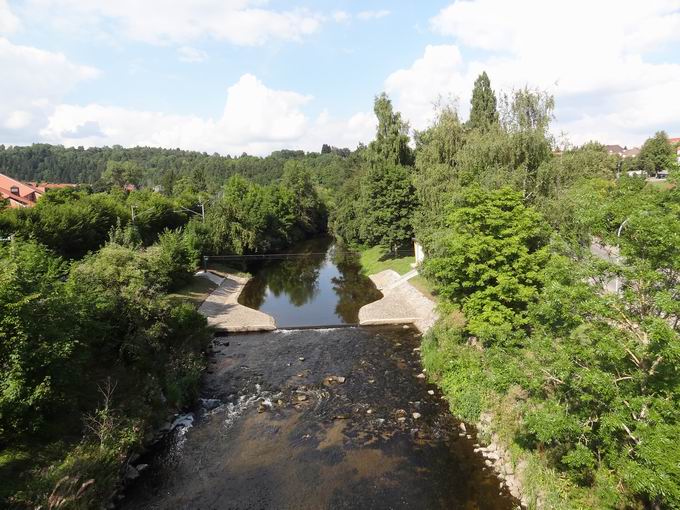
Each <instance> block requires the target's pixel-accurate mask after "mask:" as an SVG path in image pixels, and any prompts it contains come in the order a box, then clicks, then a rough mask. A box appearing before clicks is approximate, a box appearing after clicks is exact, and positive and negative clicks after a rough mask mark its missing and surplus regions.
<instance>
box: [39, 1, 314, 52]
mask: <svg viewBox="0 0 680 510" xmlns="http://www.w3.org/2000/svg"><path fill="white" fill-rule="evenodd" d="M32 2H33V4H34V6H35V8H37V9H43V10H44V11H43V12H50V13H58V14H55V15H54V16H51V18H50V20H51V21H52V22H54V23H57V24H59V23H60V22H61V21H62V20H66V24H67V25H70V26H73V25H74V20H77V19H78V18H79V17H80V18H82V19H84V20H85V21H86V22H87V25H88V26H90V27H92V26H93V25H94V26H96V29H97V30H98V31H102V30H106V29H107V28H109V27H108V25H109V24H108V23H107V22H113V24H114V28H113V30H112V32H113V33H116V32H117V31H118V30H120V31H122V33H123V34H124V35H126V36H127V37H129V38H131V39H134V40H137V41H143V42H147V43H151V44H168V43H174V44H182V43H187V42H189V41H194V40H198V39H201V38H204V37H211V38H214V39H217V40H222V41H228V42H230V43H233V44H236V45H240V46H260V45H263V44H265V43H266V42H268V41H270V40H292V41H299V40H301V39H302V38H303V37H304V36H307V35H310V34H312V33H314V32H316V31H317V30H318V29H319V27H320V26H321V22H322V16H320V15H318V14H315V13H312V12H310V11H307V10H305V9H294V10H287V11H275V10H270V9H263V8H261V7H260V6H262V5H264V4H265V3H266V2H265V1H263V0H199V1H187V0H144V1H139V0H98V1H93V0H32Z"/></svg>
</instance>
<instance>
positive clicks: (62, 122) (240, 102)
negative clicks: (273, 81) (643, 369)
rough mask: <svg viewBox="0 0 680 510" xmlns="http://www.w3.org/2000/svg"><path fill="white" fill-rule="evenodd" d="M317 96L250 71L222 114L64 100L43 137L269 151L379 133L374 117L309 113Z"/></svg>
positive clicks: (314, 146)
mask: <svg viewBox="0 0 680 510" xmlns="http://www.w3.org/2000/svg"><path fill="white" fill-rule="evenodd" d="M311 100H312V97H310V96H306V95H303V94H299V93H297V92H290V91H282V90H273V89H270V88H268V87H266V86H265V85H264V84H263V83H262V82H261V81H260V80H258V79H257V78H256V77H255V76H253V75H251V74H245V75H243V76H241V78H240V79H239V81H238V82H237V83H236V84H234V85H232V86H231V87H229V89H228V91H227V100H226V104H225V107H224V111H223V112H222V115H221V116H219V117H218V118H207V119H206V118H201V117H197V116H182V115H172V114H166V113H160V112H149V111H141V110H130V109H125V108H119V107H115V106H103V105H98V104H90V105H86V106H78V105H68V104H64V105H60V106H58V107H57V108H56V110H55V112H54V114H53V115H52V116H51V117H50V119H49V124H48V126H47V127H46V128H45V129H44V130H42V132H41V136H42V138H43V139H44V140H46V141H49V142H52V143H61V144H64V145H71V146H74V145H84V146H94V145H111V144H120V145H123V146H134V145H149V146H157V147H168V148H172V147H181V148H183V149H193V150H201V151H206V152H219V153H222V154H241V153H242V152H247V153H249V154H259V155H264V154H268V153H270V152H271V151H272V150H276V149H282V148H302V149H306V150H319V149H320V147H321V144H322V143H332V144H334V145H347V146H355V145H356V144H357V143H358V142H359V141H367V140H370V139H371V138H372V137H373V131H374V129H375V118H374V117H373V115H372V114H357V115H355V116H353V117H352V118H350V119H349V120H347V121H341V120H334V119H331V118H330V117H329V116H328V114H327V113H325V112H324V113H322V114H321V115H319V117H318V118H317V119H314V120H310V118H309V117H308V116H307V115H306V114H305V113H304V111H303V107H304V106H306V105H307V104H308V103H309V102H310V101H311Z"/></svg>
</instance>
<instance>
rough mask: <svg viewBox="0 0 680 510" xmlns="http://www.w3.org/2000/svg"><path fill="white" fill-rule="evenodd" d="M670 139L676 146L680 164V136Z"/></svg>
mask: <svg viewBox="0 0 680 510" xmlns="http://www.w3.org/2000/svg"><path fill="white" fill-rule="evenodd" d="M668 141H669V142H670V143H671V145H672V146H673V147H675V155H676V156H677V158H678V159H677V161H678V164H680V138H669V139H668Z"/></svg>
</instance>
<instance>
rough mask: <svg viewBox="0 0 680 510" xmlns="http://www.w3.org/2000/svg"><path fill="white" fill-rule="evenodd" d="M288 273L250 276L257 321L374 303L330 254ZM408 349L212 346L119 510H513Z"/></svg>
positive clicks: (366, 342) (297, 333)
mask: <svg viewBox="0 0 680 510" xmlns="http://www.w3.org/2000/svg"><path fill="white" fill-rule="evenodd" d="M324 242H325V241H324ZM318 251H321V250H318ZM288 262H290V261H286V262H280V263H279V267H281V266H283V267H284V268H285V269H284V270H282V271H281V272H278V270H277V269H276V268H277V263H269V264H267V265H266V266H264V267H263V273H262V274H261V275H258V277H261V276H262V275H265V276H266V277H265V279H264V280H263V281H264V283H265V284H266V285H265V287H267V288H270V289H271V292H269V293H268V291H265V292H264V294H262V293H261V292H259V295H261V296H262V295H264V296H265V297H264V298H260V299H261V307H260V309H261V310H265V311H267V310H266V309H265V308H264V306H265V304H266V303H270V305H271V306H272V308H270V309H269V311H268V313H271V310H273V309H276V310H279V311H281V310H284V311H286V313H287V314H288V313H289V314H290V315H286V317H290V323H291V324H300V322H299V321H302V320H303V319H304V322H303V323H304V324H314V323H317V324H319V323H326V324H328V323H334V324H337V323H340V322H345V323H351V322H356V312H357V311H358V307H359V306H360V305H358V303H364V302H365V301H366V300H367V299H369V297H370V296H375V295H376V292H377V291H376V290H375V289H374V288H367V287H365V284H364V282H363V277H360V276H359V273H358V268H355V269H352V270H351V271H350V270H348V269H346V268H345V269H343V268H342V267H341V263H342V262H341V263H336V264H334V263H333V262H334V259H333V256H332V255H331V256H328V257H325V256H324V257H322V259H321V261H318V260H317V261H314V262H313V263H312V264H311V265H307V264H299V265H293V264H288ZM293 267H294V268H295V269H291V268H293ZM312 274H316V275H317V276H318V278H316V279H315V278H313V277H312V276H311V275H312ZM295 281H298V282H301V285H300V288H296V285H295V284H294V283H291V282H295ZM343 282H347V285H345V284H344V283H343ZM258 288H262V284H260V286H259V287H258ZM324 289H325V290H324ZM328 289H330V290H331V291H332V292H333V293H334V294H335V295H336V299H330V298H329V297H328V296H329V291H328ZM337 289H342V290H341V291H337ZM361 289H365V290H361ZM277 292H278V294H277ZM253 293H254V294H253V295H258V293H255V292H254V290H253ZM284 295H285V296H288V297H287V298H286V299H287V300H289V302H291V303H298V304H300V307H299V308H301V309H305V310H306V312H305V314H303V315H295V314H294V313H293V311H294V310H293V308H297V307H296V306H292V307H291V306H289V305H286V304H285V300H283V299H281V297H282V296H284ZM377 295H378V297H379V296H380V295H379V293H378V294H377ZM271 296H274V297H276V298H277V299H278V300H277V299H274V300H272V297H271ZM277 296H278V297H277ZM251 298H252V296H251ZM251 298H249V299H251ZM294 300H295V301H294ZM369 300H370V299H369ZM274 303H278V304H277V305H276V306H274ZM322 304H323V305H322ZM327 307H330V310H329V309H328V308H327ZM281 313H283V312H281ZM281 317H283V315H278V316H277V322H278V321H279V320H280V318H281ZM333 318H335V320H336V321H337V322H332V320H331V319H333ZM419 344H420V338H419V335H418V333H417V332H415V331H414V330H411V329H403V328H402V327H394V328H388V327H381V328H360V327H347V328H339V329H338V328H325V329H323V328H321V329H293V330H279V331H275V332H271V333H261V334H259V333H258V334H242V335H230V336H227V337H219V338H216V339H215V342H214V347H213V352H212V353H211V357H210V362H209V369H208V371H207V373H206V374H205V377H204V381H203V388H202V397H203V398H202V400H201V405H200V406H199V407H198V408H196V409H195V410H194V411H193V413H190V414H188V415H186V416H183V417H181V419H180V420H179V421H181V422H182V423H183V425H181V426H179V427H177V428H176V429H175V430H174V431H173V432H172V433H171V434H169V435H168V436H167V437H166V439H165V440H164V442H163V443H162V444H161V445H160V446H159V447H158V448H157V449H156V450H155V451H154V452H152V453H151V454H148V455H147V456H146V457H145V458H143V459H142V460H141V461H140V462H144V463H149V464H150V467H149V468H148V469H146V470H145V471H144V472H143V474H142V476H141V477H140V478H139V479H138V480H137V481H136V482H135V483H134V485H132V486H131V487H130V488H129V490H128V491H127V496H126V498H125V500H124V502H123V505H122V507H123V508H126V509H168V510H169V509H201V510H208V509H211V510H212V509H336V508H337V509H389V508H395V509H400V508H412V509H430V508H432V509H466V510H473V509H489V510H491V509H501V510H502V509H511V508H514V507H515V506H516V502H515V501H514V500H513V499H512V498H511V496H510V495H509V494H508V493H507V491H506V490H504V489H503V490H501V489H499V482H498V479H497V478H496V477H495V475H494V474H493V473H492V472H491V470H490V469H489V468H486V467H485V466H484V463H483V459H482V458H481V457H480V456H479V455H477V454H475V453H474V452H473V442H474V437H472V438H466V437H460V436H459V434H458V429H457V426H458V423H457V422H456V421H455V420H454V419H453V418H452V416H451V414H450V413H449V412H448V409H447V404H446V402H445V401H444V400H442V398H441V394H440V393H439V391H438V390H437V389H436V388H435V387H434V386H432V385H428V384H427V383H426V382H425V380H424V379H422V378H418V377H417V375H418V374H419V373H421V371H422V367H421V364H420V354H419V351H418V346H419ZM414 413H417V414H414Z"/></svg>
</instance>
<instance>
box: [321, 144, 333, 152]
mask: <svg viewBox="0 0 680 510" xmlns="http://www.w3.org/2000/svg"><path fill="white" fill-rule="evenodd" d="M330 153H331V146H330V145H328V144H327V143H324V144H323V145H322V146H321V154H330Z"/></svg>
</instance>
